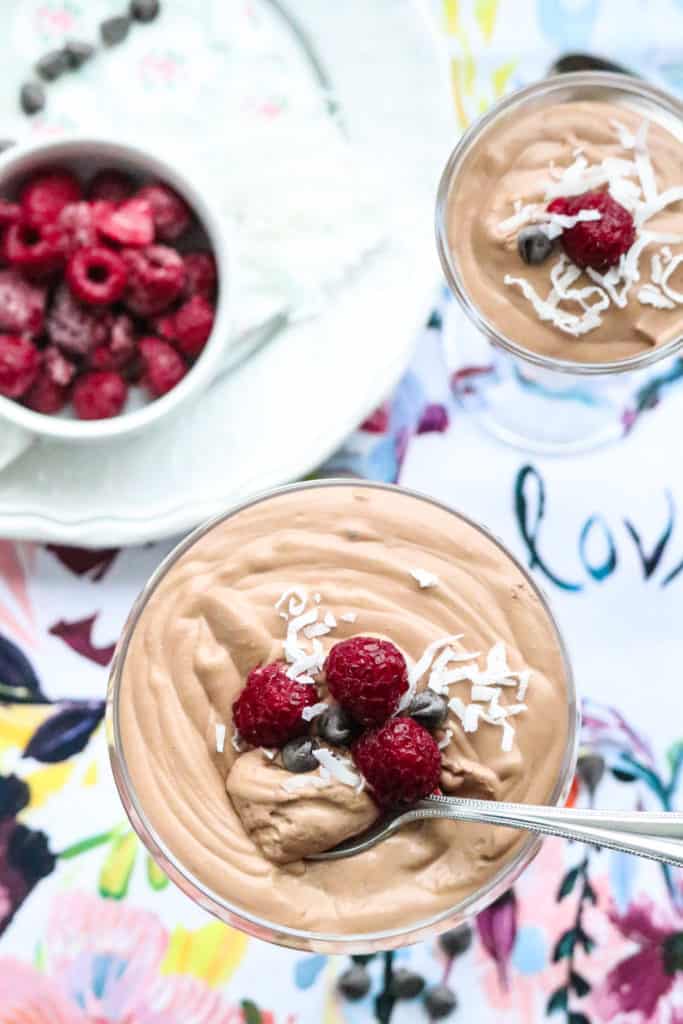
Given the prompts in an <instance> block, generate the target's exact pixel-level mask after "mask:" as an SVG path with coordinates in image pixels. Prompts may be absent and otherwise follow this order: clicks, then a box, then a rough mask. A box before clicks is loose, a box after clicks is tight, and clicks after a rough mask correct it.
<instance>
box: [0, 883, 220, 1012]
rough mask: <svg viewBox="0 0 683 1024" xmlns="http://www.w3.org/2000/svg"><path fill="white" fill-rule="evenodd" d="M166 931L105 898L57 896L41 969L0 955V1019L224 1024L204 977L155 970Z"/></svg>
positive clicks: (165, 944) (217, 998) (147, 917)
mask: <svg viewBox="0 0 683 1024" xmlns="http://www.w3.org/2000/svg"><path fill="white" fill-rule="evenodd" d="M168 941H169V935H168V932H167V931H166V929H165V928H164V927H163V925H162V924H161V923H160V922H159V921H158V920H157V918H156V917H155V916H154V915H153V914H151V913H148V912H147V911H143V910H137V909H134V908H131V907H127V906H125V905H123V904H120V903H116V902H114V901H111V900H101V899H99V898H98V897H95V896H90V895H86V894H85V893H79V892H69V893H65V894H63V895H61V896H59V897H58V898H57V901H56V902H55V905H54V907H53V912H52V914H51V916H50V919H49V921H48V926H47V931H46V941H45V958H46V959H45V962H46V968H45V970H46V974H45V975H41V974H40V973H39V972H38V971H36V970H34V969H33V968H30V967H27V966H24V965H22V964H17V961H15V960H12V959H9V958H6V959H0V992H2V996H3V1006H2V1009H3V1011H6V1009H7V1006H9V1007H11V1013H10V1014H9V1016H4V1017H3V1024H5V1022H7V1024H46V1022H47V1021H49V1024H188V1022H190V1021H191V1022H192V1024H225V1022H226V1020H228V1019H230V1012H231V1009H232V1008H230V1007H228V1006H227V1005H226V1003H225V1002H224V1000H223V998H222V997H221V995H220V994H219V993H218V992H215V991H213V989H211V988H209V987H208V985H206V984H205V983H204V982H203V981H200V980H198V979H196V978H193V977H187V976H184V975H167V976H162V975H161V973H160V968H161V963H162V961H163V958H164V955H165V953H166V949H167V947H168Z"/></svg>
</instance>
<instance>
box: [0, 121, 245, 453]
mask: <svg viewBox="0 0 683 1024" xmlns="http://www.w3.org/2000/svg"><path fill="white" fill-rule="evenodd" d="M0 264H1V265H0V417H2V419H3V420H4V421H5V422H6V423H10V424H12V425H13V426H14V428H15V430H16V431H18V432H19V433H20V434H21V435H22V437H24V438H25V443H30V440H31V439H32V438H34V437H38V436H42V437H46V438H54V439H62V440H69V441H92V440H103V439H107V438H112V437H120V436H123V435H127V434H131V433H133V432H135V431H137V430H140V429H143V428H145V427H147V426H148V425H150V424H152V423H154V422H157V421H158V420H159V419H161V418H162V417H163V416H165V415H167V414H168V413H169V412H171V411H172V410H174V409H177V408H178V407H179V406H180V405H181V404H182V403H183V402H184V401H186V400H187V398H188V397H189V396H191V395H193V394H195V395H196V394H197V393H198V392H199V391H200V390H202V389H203V388H205V387H206V386H207V385H208V384H209V383H210V381H211V379H212V378H213V377H214V376H215V374H216V372H217V371H218V369H219V367H220V364H221V360H222V357H223V352H224V350H225V347H226V345H227V342H228V330H229V325H228V308H229V307H228V302H229V294H230V293H231V284H232V279H233V276H234V275H233V265H232V252H231V249H230V247H229V246H228V244H227V241H226V238H225V227H224V225H223V224H222V222H221V219H220V218H218V217H217V216H216V215H215V214H214V212H213V209H212V207H211V205H210V203H209V202H207V199H206V197H205V195H204V194H203V192H200V191H199V190H198V189H197V188H196V187H195V186H194V185H193V184H192V182H191V180H190V179H189V178H187V177H186V176H185V175H184V174H183V173H181V172H180V171H179V170H178V169H177V168H175V167H173V166H171V165H170V164H168V163H166V162H164V161H163V160H161V159H159V158H158V157H156V156H153V155H151V154H149V153H146V152H144V151H143V150H140V149H137V148H135V147H132V146H128V145H123V144H118V143H115V142H110V141H107V140H103V139H94V138H85V137H84V138H80V137H78V138H71V139H60V140H56V141H50V142H39V143H28V144H23V145H19V146H15V147H12V148H10V149H8V150H6V151H5V152H4V153H3V154H2V155H0ZM162 332H163V333H162ZM1 447H2V445H1V444H0V448H1ZM2 454H3V453H2V451H0V464H2Z"/></svg>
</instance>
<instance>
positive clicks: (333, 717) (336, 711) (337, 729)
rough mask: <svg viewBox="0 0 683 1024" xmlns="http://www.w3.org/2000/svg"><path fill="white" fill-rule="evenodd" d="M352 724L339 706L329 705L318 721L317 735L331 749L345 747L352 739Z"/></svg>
mask: <svg viewBox="0 0 683 1024" xmlns="http://www.w3.org/2000/svg"><path fill="white" fill-rule="evenodd" d="M353 731H354V727H353V722H352V720H351V718H350V716H349V715H348V714H347V712H346V711H344V709H343V708H342V707H340V706H339V704H330V706H329V708H328V709H327V711H323V713H322V715H321V716H320V718H319V719H318V735H319V736H320V737H321V739H323V740H325V741H326V742H327V743H331V744H332V746H333V747H347V746H348V745H349V743H350V742H351V740H352V738H353Z"/></svg>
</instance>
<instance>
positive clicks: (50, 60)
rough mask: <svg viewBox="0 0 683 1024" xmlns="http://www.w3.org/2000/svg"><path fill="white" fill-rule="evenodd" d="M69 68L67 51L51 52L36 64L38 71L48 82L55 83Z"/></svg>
mask: <svg viewBox="0 0 683 1024" xmlns="http://www.w3.org/2000/svg"><path fill="white" fill-rule="evenodd" d="M68 67H69V58H68V57H67V54H66V50H51V51H50V53H46V54H45V56H44V57H41V58H40V60H39V61H38V63H37V64H36V71H37V72H38V74H39V75H40V77H41V78H42V79H44V80H45V81H46V82H54V80H55V78H59V76H60V75H63V74H64V72H65V71H66V69H67V68H68Z"/></svg>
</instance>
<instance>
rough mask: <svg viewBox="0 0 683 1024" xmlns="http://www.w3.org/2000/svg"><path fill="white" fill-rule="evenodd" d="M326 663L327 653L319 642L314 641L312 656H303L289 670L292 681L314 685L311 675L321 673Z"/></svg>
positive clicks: (288, 673)
mask: <svg viewBox="0 0 683 1024" xmlns="http://www.w3.org/2000/svg"><path fill="white" fill-rule="evenodd" d="M324 663H325V652H324V651H323V645H322V644H321V643H320V641H319V640H314V641H313V650H312V652H311V653H310V654H302V655H301V656H300V657H299V658H297V660H296V661H294V662H293V663H292V664H291V665H290V666H289V668H288V669H287V675H288V676H289V678H290V679H295V680H296V681H297V683H313V679H311V677H310V675H309V673H311V672H313V673H314V674H315V673H316V672H320V671H321V669H322V667H323V665H324Z"/></svg>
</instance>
